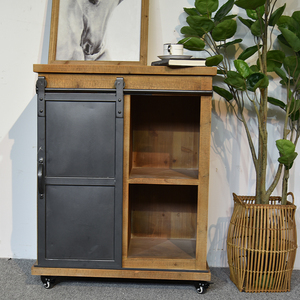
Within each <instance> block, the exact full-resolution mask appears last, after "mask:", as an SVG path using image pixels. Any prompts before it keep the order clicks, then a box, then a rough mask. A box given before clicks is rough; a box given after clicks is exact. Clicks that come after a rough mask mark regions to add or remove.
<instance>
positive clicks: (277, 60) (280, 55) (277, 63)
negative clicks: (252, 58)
mask: <svg viewBox="0 0 300 300" xmlns="http://www.w3.org/2000/svg"><path fill="white" fill-rule="evenodd" d="M284 58H285V54H284V52H283V51H280V50H270V51H268V52H267V71H268V72H273V71H274V68H280V67H281V66H282V63H283V60H284Z"/></svg>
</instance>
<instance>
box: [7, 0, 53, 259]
mask: <svg viewBox="0 0 300 300" xmlns="http://www.w3.org/2000/svg"><path fill="white" fill-rule="evenodd" d="M51 8H52V1H51V0H48V2H47V4H46V10H47V11H46V13H45V29H44V36H42V37H41V38H42V39H43V43H42V47H41V63H44V64H45V63H48V52H49V37H50V24H51ZM32 85H33V87H34V85H35V82H33V83H32ZM9 138H10V139H11V140H13V141H14V143H13V146H12V150H11V154H10V158H11V163H12V223H13V224H12V235H11V251H12V256H13V257H16V258H27V259H31V258H32V259H36V257H37V253H36V251H37V250H36V249H37V246H36V244H37V221H36V219H37V204H36V190H37V188H36V184H37V169H36V164H37V160H36V157H37V154H36V153H37V149H36V147H37V146H36V145H37V107H36V96H34V97H33V98H32V99H31V101H30V102H29V104H28V105H27V107H26V108H25V109H24V111H23V113H22V114H21V116H20V117H19V118H18V120H17V121H16V123H15V124H14V126H13V127H12V129H11V130H10V132H9Z"/></svg>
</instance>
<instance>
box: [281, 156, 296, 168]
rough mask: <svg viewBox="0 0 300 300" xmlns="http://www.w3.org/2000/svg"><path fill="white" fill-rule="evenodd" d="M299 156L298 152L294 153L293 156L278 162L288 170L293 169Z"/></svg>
mask: <svg viewBox="0 0 300 300" xmlns="http://www.w3.org/2000/svg"><path fill="white" fill-rule="evenodd" d="M297 156H298V153H297V152H294V153H293V154H291V155H289V156H281V157H279V158H278V161H279V162H280V163H281V164H284V166H285V167H286V169H288V170H289V169H291V168H292V166H293V163H294V160H295V159H296V157H297Z"/></svg>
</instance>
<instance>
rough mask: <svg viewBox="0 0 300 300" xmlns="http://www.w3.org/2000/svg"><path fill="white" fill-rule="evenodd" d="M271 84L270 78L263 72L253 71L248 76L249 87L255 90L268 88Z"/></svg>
mask: <svg viewBox="0 0 300 300" xmlns="http://www.w3.org/2000/svg"><path fill="white" fill-rule="evenodd" d="M268 85H269V79H268V77H267V76H266V75H264V74H263V73H253V74H251V75H250V76H249V77H248V78H247V89H248V90H249V91H251V92H255V90H256V89H258V88H262V89H263V88H266V87H267V86H268Z"/></svg>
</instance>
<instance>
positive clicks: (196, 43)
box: [178, 37, 205, 51]
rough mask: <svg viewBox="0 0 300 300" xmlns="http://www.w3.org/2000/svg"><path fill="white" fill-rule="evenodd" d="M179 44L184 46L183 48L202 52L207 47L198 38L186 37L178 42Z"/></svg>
mask: <svg viewBox="0 0 300 300" xmlns="http://www.w3.org/2000/svg"><path fill="white" fill-rule="evenodd" d="M178 44H183V47H184V48H185V49H188V50H192V51H201V50H203V49H204V47H205V43H204V42H203V41H202V40H201V39H199V38H196V37H186V38H184V39H182V40H180V41H179V42H178Z"/></svg>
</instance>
